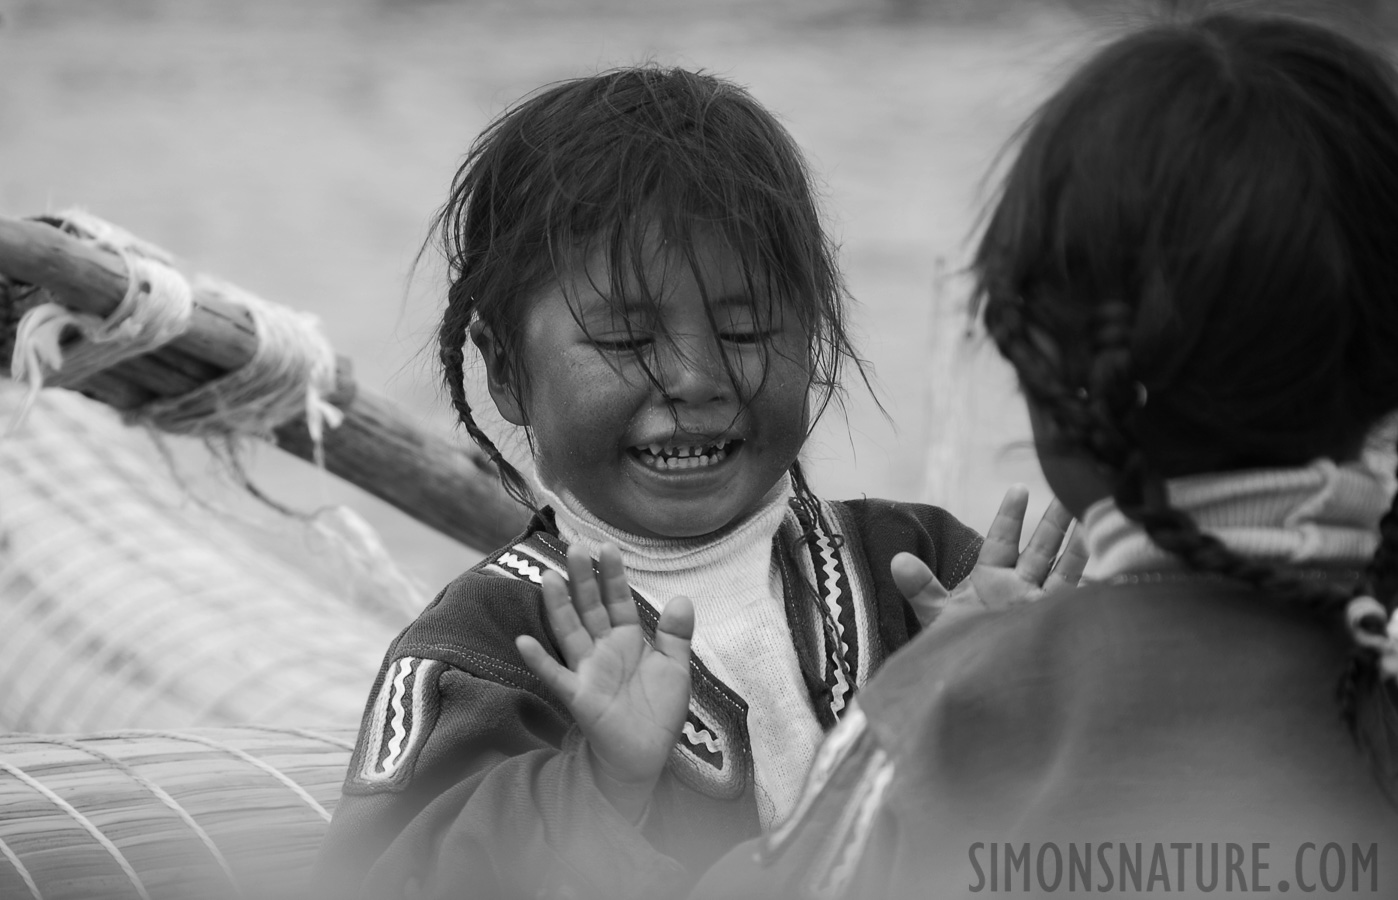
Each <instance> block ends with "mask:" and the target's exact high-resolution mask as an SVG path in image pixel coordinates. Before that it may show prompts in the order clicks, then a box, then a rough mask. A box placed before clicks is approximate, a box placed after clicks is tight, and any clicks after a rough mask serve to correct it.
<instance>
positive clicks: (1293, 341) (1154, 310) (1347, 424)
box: [976, 13, 1398, 686]
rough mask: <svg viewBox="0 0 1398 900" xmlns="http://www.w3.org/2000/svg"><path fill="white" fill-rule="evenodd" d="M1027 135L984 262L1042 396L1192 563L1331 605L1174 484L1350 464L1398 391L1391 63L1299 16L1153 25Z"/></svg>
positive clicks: (1392, 578)
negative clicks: (1187, 510)
mask: <svg viewBox="0 0 1398 900" xmlns="http://www.w3.org/2000/svg"><path fill="white" fill-rule="evenodd" d="M1022 140H1023V144H1022V148H1021V150H1020V152H1019V155H1018V158H1017V160H1016V161H1015V162H1014V164H1013V166H1012V167H1011V170H1010V171H1009V173H1008V176H1007V178H1006V181H1005V184H1004V189H1003V195H1002V197H1001V199H1000V200H999V203H998V205H997V207H996V208H995V210H994V213H993V215H992V217H991V220H990V221H989V224H988V228H987V231H986V234H985V236H984V238H983V240H982V243H981V245H980V247H979V250H978V254H977V258H976V268H977V273H978V276H979V291H980V296H981V298H982V301H983V303H984V308H985V321H986V324H987V327H988V329H989V331H990V333H991V335H992V336H993V338H994V339H995V341H996V343H997V344H998V346H999V347H1000V349H1001V351H1002V352H1003V353H1004V354H1005V356H1006V357H1007V358H1008V359H1009V360H1010V361H1011V362H1012V363H1013V364H1014V365H1015V367H1016V369H1017V370H1018V372H1019V374H1020V380H1021V383H1022V385H1023V388H1024V390H1025V392H1026V394H1027V396H1028V399H1029V401H1030V402H1031V405H1032V406H1034V407H1035V408H1037V409H1038V410H1040V411H1041V412H1042V413H1044V414H1045V415H1047V416H1048V418H1049V420H1050V421H1052V422H1053V423H1054V426H1055V431H1056V432H1057V434H1058V435H1059V437H1060V439H1061V441H1063V442H1064V443H1065V445H1067V446H1070V447H1074V448H1076V449H1077V450H1078V451H1079V452H1081V451H1086V452H1087V453H1088V454H1089V455H1090V456H1091V457H1092V458H1094V459H1095V460H1096V461H1097V462H1098V463H1099V464H1100V466H1101V469H1102V472H1103V473H1104V474H1105V475H1106V476H1107V477H1108V479H1109V481H1110V484H1111V489H1112V494H1113V498H1114V499H1115V501H1116V503H1117V505H1118V506H1119V507H1120V508H1121V509H1122V511H1123V512H1125V513H1126V514H1127V515H1128V516H1131V517H1132V518H1134V519H1136V520H1137V521H1139V522H1140V523H1142V524H1143V525H1144V526H1145V528H1146V529H1147V531H1148V533H1149V534H1150V535H1151V537H1152V538H1153V540H1155V542H1156V543H1158V544H1160V545H1161V546H1163V547H1165V548H1166V549H1168V550H1171V551H1173V552H1175V553H1176V554H1178V555H1180V556H1181V557H1183V558H1184V560H1185V561H1186V562H1187V563H1189V564H1190V565H1191V566H1193V567H1195V568H1199V569H1205V570H1211V571H1215V572H1221V573H1224V574H1229V575H1234V576H1238V577H1240V578H1243V579H1245V580H1248V581H1251V582H1253V583H1255V584H1258V585H1259V586H1262V587H1265V588H1268V589H1270V590H1272V591H1274V592H1276V593H1278V594H1280V595H1284V596H1286V597H1288V598H1291V599H1293V600H1296V601H1298V602H1304V603H1307V604H1310V605H1312V606H1314V607H1315V608H1317V609H1320V610H1338V609H1340V608H1341V607H1343V605H1344V604H1345V602H1346V601H1347V599H1348V593H1347V592H1342V591H1340V590H1339V589H1330V588H1327V587H1324V586H1323V585H1321V586H1317V585H1316V583H1314V580H1312V582H1311V583H1310V584H1307V583H1304V582H1303V579H1301V578H1299V577H1297V576H1298V573H1294V572H1289V571H1288V570H1286V569H1285V568H1284V567H1278V566H1271V565H1268V564H1265V563H1262V562H1259V561H1255V560H1246V559H1243V558H1241V557H1239V556H1238V555H1236V554H1234V553H1232V552H1231V551H1228V550H1227V549H1226V548H1224V547H1223V545H1222V544H1221V543H1220V542H1218V541H1217V540H1215V539H1213V538H1211V537H1209V536H1207V535H1204V534H1203V533H1201V532H1200V530H1199V529H1198V527H1197V526H1196V525H1195V523H1194V522H1193V521H1192V519H1191V518H1190V517H1189V516H1187V515H1186V514H1184V513H1183V512H1181V511H1179V510H1176V509H1173V508H1172V507H1171V506H1170V505H1169V501H1168V498H1167V495H1166V492H1165V490H1164V487H1163V482H1164V479H1166V478H1170V477H1176V476H1182V475H1188V474H1196V473H1204V472H1223V471H1229V470H1238V469H1244V468H1270V467H1286V466H1294V465H1303V464H1305V463H1307V462H1309V461H1311V460H1313V459H1315V458H1317V457H1331V458H1338V459H1352V458H1354V457H1355V456H1357V455H1358V454H1359V452H1360V450H1361V449H1362V446H1363V442H1364V439H1365V436H1366V435H1367V434H1369V433H1370V432H1371V430H1372V429H1373V428H1374V427H1375V425H1376V424H1377V423H1379V422H1380V420H1381V419H1382V418H1383V417H1384V416H1385V415H1386V414H1387V413H1389V412H1391V411H1393V410H1394V409H1395V408H1398V294H1395V291H1398V252H1395V241H1398V91H1395V84H1394V75H1393V72H1392V70H1391V68H1390V66H1389V64H1388V63H1387V62H1386V61H1385V59H1384V58H1383V57H1382V56H1381V55H1380V54H1379V53H1378V52H1377V51H1375V50H1373V49H1371V48H1369V47H1367V46H1364V45H1363V44H1362V43H1361V42H1359V41H1357V40H1354V39H1351V38H1348V37H1345V36H1343V35H1342V34H1340V33H1339V32H1338V31H1335V30H1332V29H1330V28H1328V27H1325V26H1322V25H1318V24H1314V23H1308V22H1306V21H1302V20H1299V19H1292V18H1284V17H1264V16H1250V15H1245V14H1242V13H1215V14H1211V15H1205V16H1202V17H1199V18H1195V19H1193V20H1191V21H1185V22H1172V23H1166V24H1160V25H1156V26H1153V27H1148V28H1145V29H1143V30H1141V31H1139V32H1137V33H1134V34H1132V35H1129V36H1127V37H1124V38H1122V39H1119V40H1117V41H1116V42H1115V43H1113V44H1111V45H1110V46H1108V47H1106V48H1105V49H1103V50H1102V51H1100V52H1099V53H1098V54H1097V55H1096V56H1095V58H1093V59H1092V60H1091V61H1090V62H1088V63H1087V64H1086V65H1085V66H1084V67H1083V68H1082V69H1081V70H1080V71H1078V72H1077V74H1076V75H1074V76H1073V77H1072V78H1071V79H1070V80H1069V82H1068V83H1067V84H1066V85H1065V86H1064V87H1063V88H1062V89H1061V90H1059V91H1058V93H1057V94H1055V95H1054V96H1053V97H1052V98H1051V99H1050V100H1049V101H1048V102H1047V103H1046V104H1045V105H1044V106H1043V107H1042V108H1041V109H1040V111H1039V112H1038V113H1037V115H1036V117H1035V118H1034V119H1033V120H1032V121H1031V122H1030V123H1029V125H1028V130H1027V131H1026V132H1025V133H1024V135H1023V138H1022ZM1041 449H1042V448H1041ZM1046 452H1049V453H1052V452H1053V451H1052V450H1051V449H1049V450H1047V451H1046ZM1382 530H1383V531H1384V535H1385V536H1384V540H1383V543H1382V546H1381V549H1380V552H1379V556H1378V558H1377V559H1378V562H1376V563H1375V565H1374V566H1373V567H1372V568H1371V573H1370V578H1369V582H1370V583H1367V584H1365V585H1363V586H1362V587H1361V590H1363V591H1366V592H1373V593H1375V595H1376V596H1378V597H1379V598H1380V599H1381V600H1382V601H1383V603H1384V605H1385V606H1387V607H1389V608H1392V606H1393V605H1394V601H1395V592H1398V564H1396V563H1395V561H1394V559H1395V556H1394V550H1395V549H1398V516H1395V515H1394V514H1390V515H1389V516H1388V517H1387V518H1386V519H1385V520H1384V524H1383V526H1382ZM1374 624H1375V623H1369V625H1368V626H1367V627H1373V626H1374ZM1373 661H1374V660H1373V659H1369V660H1367V662H1370V663H1372V662H1373ZM1369 669H1372V666H1370V667H1369ZM1351 686H1352V685H1351Z"/></svg>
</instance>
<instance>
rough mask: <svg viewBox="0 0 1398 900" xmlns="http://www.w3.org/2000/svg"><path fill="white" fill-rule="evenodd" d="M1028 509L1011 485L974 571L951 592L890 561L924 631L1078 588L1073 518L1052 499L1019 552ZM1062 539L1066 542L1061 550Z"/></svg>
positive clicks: (1083, 559)
mask: <svg viewBox="0 0 1398 900" xmlns="http://www.w3.org/2000/svg"><path fill="white" fill-rule="evenodd" d="M1028 506H1029V489H1028V488H1026V487H1024V486H1023V485H1015V486H1014V487H1011V488H1010V489H1009V490H1008V491H1006V492H1005V499H1004V500H1002V501H1001V503H1000V510H999V511H998V512H997V513H996V514H995V520H994V521H993V522H991V524H990V529H989V530H988V531H987V532H986V535H985V543H984V544H982V545H981V552H980V556H978V557H977V558H976V567H975V568H974V569H972V570H971V574H970V575H968V576H966V578H965V579H963V580H962V581H961V583H960V584H958V585H957V586H956V587H955V588H953V589H952V590H950V591H948V590H947V589H946V588H944V587H943V586H942V584H941V582H940V581H938V580H937V576H936V575H934V574H933V573H932V570H931V569H929V568H928V567H927V564H926V563H924V562H923V561H922V560H920V559H918V558H917V557H916V556H913V555H912V554H911V553H900V554H898V555H897V556H895V557H894V558H893V565H892V570H893V571H892V574H893V581H894V583H895V584H897V585H898V589H899V590H900V591H901V592H902V594H903V599H905V600H907V601H908V603H909V604H910V605H911V606H912V607H913V609H914V610H915V611H916V612H917V617H918V619H919V621H921V622H922V624H923V626H930V625H932V624H933V623H934V622H935V623H937V624H938V625H946V624H948V623H949V622H952V621H955V620H956V619H958V618H960V617H961V616H962V615H965V614H967V613H971V612H975V611H977V610H982V609H1003V608H1005V607H1008V606H1013V605H1015V604H1019V603H1032V602H1033V601H1035V600H1038V599H1039V598H1040V597H1042V596H1043V595H1044V594H1046V593H1048V592H1049V591H1052V590H1056V589H1058V588H1060V587H1067V586H1071V585H1075V584H1077V583H1078V580H1079V579H1080V578H1081V577H1082V573H1083V568H1084V567H1085V566H1086V565H1087V547H1086V545H1085V544H1084V542H1083V539H1082V536H1081V532H1080V530H1077V529H1075V530H1074V532H1073V535H1072V537H1071V538H1068V533H1067V532H1068V526H1069V525H1071V524H1072V520H1073V516H1072V514H1071V513H1070V512H1068V510H1067V509H1066V508H1064V506H1063V504H1061V503H1059V502H1058V500H1056V499H1055V500H1054V501H1053V502H1052V503H1050V504H1049V508H1048V509H1047V510H1045V511H1044V516H1043V518H1042V519H1040V520H1039V525H1038V527H1037V528H1035V529H1034V534H1033V535H1032V536H1031V537H1030V538H1029V543H1028V544H1027V545H1025V547H1024V550H1023V551H1021V550H1020V549H1019V539H1020V535H1021V534H1022V532H1023V529H1024V514H1025V512H1026V510H1027V509H1028ZM1064 538H1068V540H1067V546H1066V547H1065V546H1064ZM1060 547H1062V548H1063V552H1062V554H1061V555H1060V554H1059V548H1060Z"/></svg>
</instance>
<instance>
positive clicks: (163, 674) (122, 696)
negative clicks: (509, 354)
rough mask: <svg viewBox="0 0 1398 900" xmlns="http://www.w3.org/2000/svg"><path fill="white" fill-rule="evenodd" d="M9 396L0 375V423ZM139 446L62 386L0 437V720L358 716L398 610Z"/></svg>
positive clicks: (168, 722)
mask: <svg viewBox="0 0 1398 900" xmlns="http://www.w3.org/2000/svg"><path fill="white" fill-rule="evenodd" d="M20 395H21V391H20V389H19V388H18V386H16V385H15V384H14V383H12V382H9V381H6V380H4V379H0V422H8V421H9V418H10V416H11V415H12V414H13V412H14V410H15V409H16V408H17V406H18V403H19V400H20ZM153 457H155V455H154V454H153V453H152V452H151V449H150V446H149V441H148V440H147V438H146V437H145V436H144V435H143V434H141V433H140V431H139V430H137V429H131V428H126V427H125V426H123V425H122V424H121V423H120V421H119V420H118V418H117V417H116V415H115V414H114V413H112V412H111V411H110V410H108V409H106V408H105V407H102V406H100V405H99V404H96V403H93V402H91V401H88V400H86V399H84V398H82V397H80V396H78V395H76V394H72V393H68V392H65V391H54V390H50V391H44V392H43V393H42V394H41V395H40V398H39V401H38V403H37V404H36V406H35V408H34V409H33V411H32V413H31V415H30V417H29V419H28V420H27V421H26V422H25V424H24V425H23V427H22V428H20V429H19V430H18V431H16V432H15V433H14V434H11V435H9V436H7V437H4V438H2V439H0V730H13V731H20V730H22V731H36V732H74V731H91V730H100V729H111V728H132V727H156V728H159V727H184V726H190V725H198V724H207V725H219V724H242V723H245V722H258V723H262V724H267V725H272V724H278V723H285V724H290V725H301V724H305V723H313V724H314V723H332V724H345V725H353V724H354V723H355V722H357V721H358V719H359V715H360V713H361V711H362V708H363V702H364V697H365V696H366V695H367V693H368V690H369V687H370V685H371V684H372V683H373V680H374V676H375V674H376V673H377V669H378V664H379V661H380V659H381V655H382V652H383V648H384V647H385V646H386V645H387V644H388V642H389V641H390V640H391V639H392V637H393V635H394V634H395V633H396V632H397V631H398V630H399V629H400V628H401V627H402V626H403V625H405V624H406V621H407V617H406V615H405V616H404V617H403V618H402V619H401V620H395V619H394V617H393V616H391V615H388V614H387V613H385V612H383V611H382V610H381V611H379V612H377V613H375V612H374V611H371V610H366V609H364V608H362V607H359V606H355V605H354V604H352V603H350V602H348V601H347V600H345V599H344V598H342V597H341V596H339V595H337V594H336V593H335V592H333V591H331V590H329V589H327V588H326V587H323V586H322V585H320V584H318V583H316V581H315V580H314V579H312V578H311V577H309V576H308V575H307V574H306V572H304V571H301V570H298V569H297V568H296V567H295V566H293V565H290V564H288V563H287V562H286V561H284V560H283V559H280V558H278V556H277V555H276V554H274V553H271V552H269V551H268V550H267V549H265V548H264V547H259V546H258V545H257V542H256V541H253V540H251V539H250V536H249V535H247V534H244V533H240V532H239V531H238V530H237V529H236V528H234V527H231V526H230V524H229V523H228V522H225V521H223V520H222V519H221V518H220V517H219V516H217V515H215V514H214V513H212V512H210V511H209V510H208V509H206V508H205V507H202V506H200V505H198V504H196V503H193V502H191V501H190V499H189V498H188V497H187V496H185V495H184V494H183V493H182V491H181V489H180V487H179V486H178V485H177V484H176V483H175V482H174V480H173V478H172V477H171V475H170V473H169V471H168V470H166V469H165V467H164V466H163V464H162V463H161V462H160V460H159V459H158V458H153Z"/></svg>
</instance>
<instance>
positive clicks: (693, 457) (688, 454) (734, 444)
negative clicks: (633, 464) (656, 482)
mask: <svg viewBox="0 0 1398 900" xmlns="http://www.w3.org/2000/svg"><path fill="white" fill-rule="evenodd" d="M742 444H743V442H742V441H741V440H736V439H729V438H725V439H722V440H717V441H713V442H710V443H695V444H675V443H668V444H646V445H644V446H640V447H631V448H629V450H628V451H627V452H628V453H630V454H631V456H632V457H634V458H635V459H636V460H637V461H639V462H640V463H641V465H643V466H645V467H646V468H648V469H652V470H654V471H657V472H674V471H682V470H684V469H703V468H707V467H710V466H716V465H718V464H719V463H721V462H723V461H724V460H725V459H727V458H728V457H729V456H730V455H732V454H733V453H736V452H737V451H738V449H739V448H740V447H742Z"/></svg>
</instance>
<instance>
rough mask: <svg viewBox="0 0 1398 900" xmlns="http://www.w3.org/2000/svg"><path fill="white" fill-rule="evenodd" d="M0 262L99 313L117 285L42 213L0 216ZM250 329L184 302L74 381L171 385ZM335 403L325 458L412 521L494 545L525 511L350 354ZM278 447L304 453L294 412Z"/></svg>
mask: <svg viewBox="0 0 1398 900" xmlns="http://www.w3.org/2000/svg"><path fill="white" fill-rule="evenodd" d="M0 272H3V273H4V274H5V275H6V276H7V277H9V278H10V279H11V280H14V281H21V282H25V283H27V284H35V285H40V286H42V287H44V288H45V289H47V291H48V292H49V294H50V295H51V296H52V297H53V299H54V300H56V301H57V302H59V303H62V304H64V305H65V306H68V307H70V308H72V309H75V310H80V311H82V312H87V313H92V314H94V315H97V316H106V315H109V314H110V313H111V312H112V311H113V310H114V309H116V307H117V304H119V303H120V302H121V299H122V297H123V296H124V295H125V293H126V284H127V275H126V267H125V264H124V263H123V262H122V261H121V258H120V257H119V256H117V255H116V254H114V253H111V252H109V251H107V250H103V249H100V248H98V247H96V246H93V245H92V244H89V243H86V242H84V241H81V240H78V239H77V238H74V237H71V236H69V235H67V234H65V233H64V232H62V231H60V230H59V229H58V228H55V227H52V226H50V225H47V224H44V223H42V222H33V221H26V220H22V219H13V218H10V217H8V216H0ZM256 348H257V334H256V332H255V330H254V328H253V324H252V320H251V318H250V316H249V315H248V313H247V311H246V310H245V309H243V308H242V307H239V306H236V305H234V304H232V303H229V302H228V301H225V300H223V299H221V298H219V297H216V296H202V297H200V298H198V299H197V300H196V302H195V306H194V313H193V316H192V317H191V319H190V323H189V328H188V329H187V330H186V331H185V333H184V334H182V335H180V336H179V337H178V338H176V339H175V340H174V341H172V342H171V343H170V344H168V345H166V346H165V347H163V348H161V349H160V350H157V351H155V352H154V353H150V354H147V355H145V356H141V357H137V358H135V359H130V360H127V361H125V362H122V363H119V364H118V365H116V366H113V367H112V368H111V369H108V370H107V371H106V372H103V373H100V374H98V375H96V376H94V377H93V378H91V379H89V381H88V382H87V383H85V384H83V385H82V387H81V390H83V392H84V393H88V394H90V395H91V396H94V397H96V398H98V399H100V400H102V401H103V402H106V403H109V404H111V405H113V406H116V407H118V408H121V409H133V408H135V407H137V406H139V405H140V404H141V403H143V402H145V401H146V400H150V399H154V398H158V397H173V396H178V395H180V394H183V393H186V392H188V391H190V390H193V389H194V388H196V387H198V386H200V385H202V384H204V383H206V382H208V381H210V380H212V379H214V378H217V377H219V376H221V375H223V374H226V373H227V372H230V371H232V370H234V369H237V368H239V367H241V366H242V365H244V364H245V363H247V361H248V360H249V359H251V358H252V355H253V352H254V351H255V350H256ZM327 399H328V400H329V401H330V402H331V403H333V404H335V406H337V407H339V408H340V409H341V410H342V411H343V412H344V414H345V419H344V422H343V424H341V425H340V427H339V428H335V429H327V430H326V432H325V440H324V451H325V467H326V469H327V470H329V471H330V472H331V473H333V474H335V475H338V476H339V477H341V478H344V479H345V480H346V481H349V482H350V483H352V484H355V485H358V486H359V487H361V488H363V489H364V490H366V491H368V492H369V493H371V494H373V495H374V496H376V497H379V498H381V499H383V500H386V501H387V502H389V503H391V504H393V505H394V506H396V507H398V508H399V509H401V510H402V511H403V512H405V513H407V514H408V515H410V516H412V517H413V518H415V519H417V520H418V521H420V522H422V523H424V524H426V525H428V526H430V527H431V528H434V529H436V530H437V531H440V532H442V533H443V534H445V535H447V536H449V537H452V538H455V539H456V540H458V541H460V542H461V543H463V544H466V545H467V546H469V547H475V548H477V549H479V550H483V551H484V550H493V549H494V548H496V547H498V546H500V545H501V544H504V543H506V542H507V541H509V540H510V538H512V537H514V536H515V535H517V534H518V533H519V532H520V531H521V530H522V529H523V528H524V525H525V522H526V520H527V516H528V513H527V511H526V510H525V509H524V508H523V507H521V506H520V505H519V504H517V503H516V502H515V501H514V500H513V499H511V498H510V497H509V495H507V494H506V493H505V492H504V490H503V489H502V488H501V487H500V485H499V482H498V480H497V479H496V477H495V472H494V468H493V467H492V466H491V465H490V464H489V462H488V461H486V460H485V459H484V457H483V455H480V454H473V453H470V452H467V451H466V450H463V449H462V448H461V447H460V446H458V445H457V444H455V443H453V442H450V441H447V440H445V439H443V438H440V437H438V436H436V435H433V434H431V433H429V432H426V431H424V430H423V429H421V428H419V427H417V426H416V425H414V424H413V423H412V422H410V421H408V420H407V419H406V418H405V417H404V416H403V415H402V414H401V413H400V412H399V411H398V410H397V409H396V407H395V405H394V404H393V402H392V401H391V400H389V399H388V398H386V397H382V396H380V395H378V394H375V393H374V392H372V391H369V390H366V389H365V388H363V387H360V386H358V385H356V384H355V383H354V378H353V375H352V374H351V367H350V365H349V361H348V360H346V359H344V358H343V357H341V358H340V359H339V360H338V367H337V377H336V386H335V391H334V392H333V393H332V394H331V396H329V397H328V398H327ZM276 442H277V445H278V446H279V447H281V448H282V449H283V450H286V451H288V452H290V453H294V454H295V455H297V456H299V457H301V458H302V459H306V460H309V459H311V456H312V454H311V439H310V435H309V434H308V433H307V431H306V423H305V420H304V419H297V420H295V421H293V422H289V423H287V424H286V425H283V426H282V427H281V428H279V429H277V432H276Z"/></svg>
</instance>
